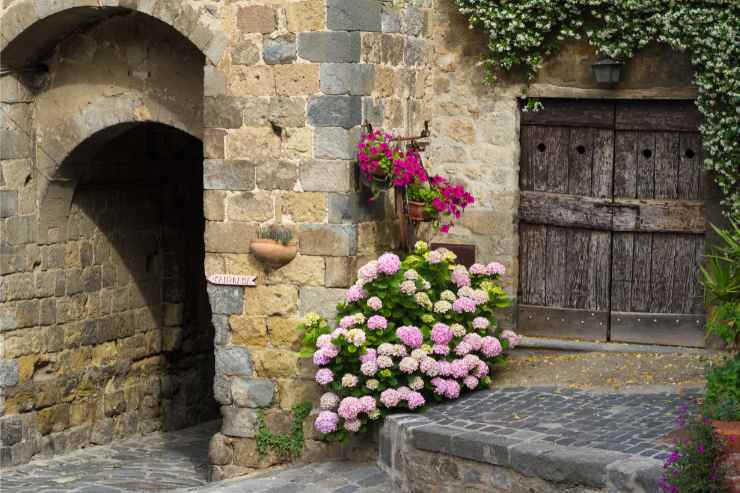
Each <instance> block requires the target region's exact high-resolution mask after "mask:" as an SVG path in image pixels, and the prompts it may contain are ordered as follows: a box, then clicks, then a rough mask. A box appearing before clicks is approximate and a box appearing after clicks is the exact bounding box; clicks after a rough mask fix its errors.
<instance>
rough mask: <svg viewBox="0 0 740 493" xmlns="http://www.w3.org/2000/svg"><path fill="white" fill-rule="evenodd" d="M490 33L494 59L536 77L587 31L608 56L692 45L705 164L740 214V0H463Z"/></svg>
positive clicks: (493, 64) (474, 21) (491, 64)
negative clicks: (651, 47)
mask: <svg viewBox="0 0 740 493" xmlns="http://www.w3.org/2000/svg"><path fill="white" fill-rule="evenodd" d="M456 1H457V4H458V6H459V9H460V11H461V12H462V13H463V14H465V15H466V16H467V17H468V19H469V21H470V24H471V25H472V26H477V27H480V28H482V29H483V30H485V32H486V33H487V34H488V37H489V42H488V49H489V56H488V57H487V60H486V64H487V66H488V68H489V72H490V74H491V80H495V78H496V76H495V73H496V72H497V71H499V70H504V71H510V70H512V69H514V68H523V69H524V70H525V71H526V73H527V77H528V79H529V80H530V81H531V80H533V79H534V77H535V75H536V73H537V70H538V68H539V67H540V66H541V65H542V62H543V60H544V59H545V57H547V56H549V55H552V54H553V53H554V52H555V51H556V50H557V49H558V48H559V47H560V46H561V45H562V43H563V42H564V41H566V40H571V39H581V37H584V36H585V37H586V38H587V39H588V42H589V43H590V44H591V45H593V46H594V47H595V48H596V50H597V51H598V52H599V54H601V55H605V56H608V57H610V58H613V59H616V60H626V59H628V58H631V57H632V56H634V54H635V52H637V51H638V50H639V49H641V48H643V47H645V46H646V45H647V44H648V43H650V42H653V41H657V42H661V43H665V44H667V45H669V46H670V47H672V48H674V49H676V50H679V51H686V52H687V53H688V54H689V56H690V58H691V63H692V65H693V67H694V83H695V85H696V87H697V90H698V97H697V100H696V105H697V107H698V109H699V111H700V112H701V113H702V114H703V115H704V117H705V121H704V123H703V125H701V127H700V130H701V133H702V136H703V139H704V149H705V152H706V160H705V165H706V168H707V169H708V170H711V171H713V172H714V176H715V179H716V181H717V183H718V185H719V186H720V188H721V189H722V191H723V193H724V195H725V199H724V201H723V204H724V205H725V206H726V211H727V213H728V215H729V216H730V217H740V111H738V107H740V66H739V65H738V60H740V42H739V40H738V30H739V29H740V2H737V1H736V0H716V1H709V0H704V1H693V2H687V1H685V0H456Z"/></svg>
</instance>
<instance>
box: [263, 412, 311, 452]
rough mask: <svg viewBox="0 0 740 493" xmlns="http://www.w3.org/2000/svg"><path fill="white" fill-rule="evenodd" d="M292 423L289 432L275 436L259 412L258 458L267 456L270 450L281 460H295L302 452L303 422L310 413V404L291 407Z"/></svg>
mask: <svg viewBox="0 0 740 493" xmlns="http://www.w3.org/2000/svg"><path fill="white" fill-rule="evenodd" d="M292 411H293V422H292V423H291V426H290V432H288V433H286V434H282V435H275V434H274V433H273V432H272V431H270V429H269V428H268V427H267V423H265V414H264V412H262V411H260V413H259V415H258V416H257V436H256V441H257V453H258V454H259V455H260V457H264V456H265V455H267V452H268V450H269V449H272V450H273V451H274V452H275V453H276V454H277V455H278V456H279V457H280V458H281V459H284V460H295V459H297V458H299V457H300V456H301V453H302V452H303V443H304V436H303V422H304V421H305V420H306V418H307V417H308V415H309V414H310V413H311V404H307V403H303V404H296V405H295V406H293V409H292Z"/></svg>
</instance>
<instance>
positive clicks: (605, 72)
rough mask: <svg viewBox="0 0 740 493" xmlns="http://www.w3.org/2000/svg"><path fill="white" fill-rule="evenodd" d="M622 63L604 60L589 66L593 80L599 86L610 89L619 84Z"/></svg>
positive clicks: (609, 59) (608, 59)
mask: <svg viewBox="0 0 740 493" xmlns="http://www.w3.org/2000/svg"><path fill="white" fill-rule="evenodd" d="M622 65H624V64H623V63H622V62H618V61H616V60H612V59H611V58H604V59H603V60H599V61H598V62H596V63H593V64H591V69H592V70H593V72H594V79H596V82H598V83H599V84H604V85H607V86H609V87H612V86H614V85H616V84H617V82H619V78H620V76H621V75H622Z"/></svg>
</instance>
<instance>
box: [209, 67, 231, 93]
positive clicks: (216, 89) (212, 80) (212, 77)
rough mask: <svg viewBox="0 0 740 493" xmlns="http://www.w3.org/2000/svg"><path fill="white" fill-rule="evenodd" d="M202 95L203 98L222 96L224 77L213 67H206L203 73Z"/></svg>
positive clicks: (224, 86) (224, 91) (224, 88)
mask: <svg viewBox="0 0 740 493" xmlns="http://www.w3.org/2000/svg"><path fill="white" fill-rule="evenodd" d="M203 94H204V95H205V96H224V95H225V94H226V76H225V75H224V73H223V72H221V70H219V69H217V68H216V67H214V66H213V65H206V66H205V68H204V73H203Z"/></svg>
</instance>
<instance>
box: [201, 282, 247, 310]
mask: <svg viewBox="0 0 740 493" xmlns="http://www.w3.org/2000/svg"><path fill="white" fill-rule="evenodd" d="M208 298H209V300H210V303H211V311H212V312H213V313H214V314H221V315H232V314H240V313H242V312H243V311H244V288H243V287H241V286H219V285H216V284H208Z"/></svg>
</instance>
